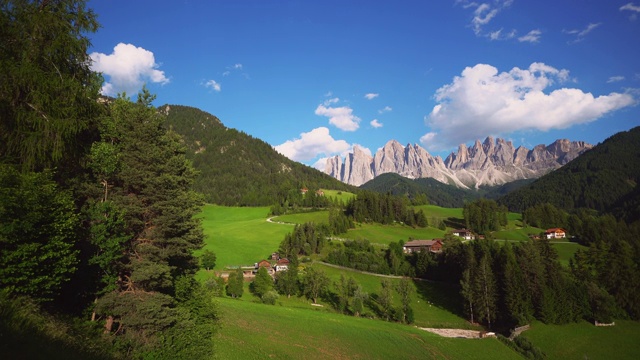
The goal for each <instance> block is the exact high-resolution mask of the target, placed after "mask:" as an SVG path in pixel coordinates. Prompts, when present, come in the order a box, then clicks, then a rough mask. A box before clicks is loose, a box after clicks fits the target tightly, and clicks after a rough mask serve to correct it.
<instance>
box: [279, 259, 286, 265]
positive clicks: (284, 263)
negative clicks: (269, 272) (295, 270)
mask: <svg viewBox="0 0 640 360" xmlns="http://www.w3.org/2000/svg"><path fill="white" fill-rule="evenodd" d="M277 264H278V265H289V259H287V258H282V259H280V260H278V262H277Z"/></svg>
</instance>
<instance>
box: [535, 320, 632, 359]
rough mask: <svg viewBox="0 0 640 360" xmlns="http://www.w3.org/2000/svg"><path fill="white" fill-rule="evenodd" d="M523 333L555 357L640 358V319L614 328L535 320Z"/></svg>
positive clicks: (583, 323)
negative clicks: (552, 323)
mask: <svg viewBox="0 0 640 360" xmlns="http://www.w3.org/2000/svg"><path fill="white" fill-rule="evenodd" d="M522 336H525V337H527V338H528V339H530V340H531V341H532V342H533V344H534V345H535V346H537V347H538V348H540V349H541V350H542V351H543V352H544V353H545V354H547V356H548V357H550V358H555V359H567V360H568V359H640V322H636V321H616V326H611V327H595V326H593V324H590V323H587V322H580V323H576V324H568V325H545V324H542V323H534V324H533V326H532V327H531V330H528V331H526V332H524V333H523V334H522Z"/></svg>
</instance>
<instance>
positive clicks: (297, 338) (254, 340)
mask: <svg viewBox="0 0 640 360" xmlns="http://www.w3.org/2000/svg"><path fill="white" fill-rule="evenodd" d="M218 305H219V309H220V313H221V314H222V320H221V329H220V331H219V332H218V333H217V335H216V339H215V344H216V355H217V358H220V359H268V358H276V359H302V358H304V359H398V358H402V359H424V358H437V359H468V358H470V357H473V358H476V359H518V358H519V356H518V355H517V354H516V353H515V352H514V351H513V350H511V349H509V348H508V347H506V346H505V345H503V344H502V343H500V342H499V341H498V340H497V339H493V338H489V339H453V338H444V337H441V336H438V335H435V334H432V333H429V332H426V331H423V330H420V329H418V328H416V327H413V326H408V325H402V324H397V323H389V322H384V321H380V320H372V319H366V318H356V317H353V316H346V315H340V314H333V313H328V312H325V311H316V310H315V309H300V308H289V307H282V306H278V305H276V306H270V305H263V304H258V303H254V302H250V301H237V300H233V299H228V298H223V299H220V300H219V301H218Z"/></svg>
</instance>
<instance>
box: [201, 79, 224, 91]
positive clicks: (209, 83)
mask: <svg viewBox="0 0 640 360" xmlns="http://www.w3.org/2000/svg"><path fill="white" fill-rule="evenodd" d="M204 86H205V87H209V88H212V89H213V90H215V91H217V92H220V90H222V87H221V86H220V83H218V82H216V81H215V80H209V81H207V82H206V83H204Z"/></svg>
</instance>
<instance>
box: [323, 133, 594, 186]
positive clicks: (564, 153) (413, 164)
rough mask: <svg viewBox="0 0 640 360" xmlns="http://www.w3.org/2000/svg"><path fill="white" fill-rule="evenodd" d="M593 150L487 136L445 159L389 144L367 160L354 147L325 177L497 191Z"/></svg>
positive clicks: (415, 148) (564, 142)
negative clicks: (423, 181) (384, 177)
mask: <svg viewBox="0 0 640 360" xmlns="http://www.w3.org/2000/svg"><path fill="white" fill-rule="evenodd" d="M592 147H593V146H592V145H591V144H588V143H586V142H584V141H569V140H566V139H560V140H556V141H554V142H553V143H552V144H550V145H542V144H541V145H537V146H535V147H534V148H533V149H531V150H529V149H527V148H525V147H523V146H519V147H518V148H515V147H514V146H513V143H512V142H511V141H506V140H504V139H500V138H498V139H496V140H494V139H493V137H491V136H489V137H487V138H486V139H485V141H484V142H482V143H481V142H480V141H479V140H476V142H475V143H474V144H473V145H472V146H470V147H467V146H466V145H465V144H461V145H460V146H459V147H458V151H457V152H452V153H451V154H449V156H447V158H446V159H445V160H442V158H441V157H440V156H432V155H431V154H429V152H427V150H425V149H424V148H422V147H420V146H419V145H417V144H416V145H411V144H407V146H402V145H401V144H400V143H399V142H397V141H395V140H390V141H389V142H387V143H386V144H385V146H384V147H383V148H382V149H380V150H378V151H377V152H376V154H375V155H374V156H370V155H368V154H367V153H365V152H364V151H362V150H361V149H360V148H358V147H357V146H354V148H353V153H351V154H348V155H347V157H346V158H345V159H344V161H343V160H342V158H341V157H339V156H334V157H332V158H329V159H328V160H327V162H326V165H325V173H327V174H328V175H330V176H332V177H334V178H336V179H338V180H340V181H342V182H344V183H347V184H351V185H355V186H360V185H362V184H364V183H366V182H367V181H369V180H371V179H373V178H375V177H377V176H379V175H381V174H385V173H396V174H399V175H401V176H403V177H406V178H409V179H419V178H433V179H436V180H438V181H440V182H442V183H445V184H450V185H455V186H457V187H460V188H465V189H469V188H474V187H475V188H478V187H480V186H496V185H502V184H505V183H508V182H512V181H515V180H521V179H533V178H538V177H540V176H542V175H545V174H547V173H549V172H550V171H553V170H555V169H557V168H559V167H561V166H562V165H564V164H566V163H568V162H569V161H571V160H573V159H575V158H576V157H578V156H579V155H580V154H582V153H583V152H585V151H587V150H589V149H591V148H592Z"/></svg>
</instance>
